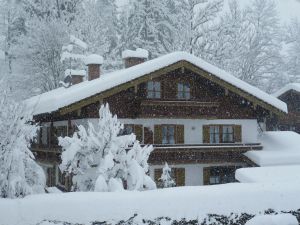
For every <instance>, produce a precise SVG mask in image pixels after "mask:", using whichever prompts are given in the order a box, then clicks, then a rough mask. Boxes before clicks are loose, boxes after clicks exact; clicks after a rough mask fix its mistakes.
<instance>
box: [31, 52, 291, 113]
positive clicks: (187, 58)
mask: <svg viewBox="0 0 300 225" xmlns="http://www.w3.org/2000/svg"><path fill="white" fill-rule="evenodd" d="M180 62H186V63H188V64H190V65H192V66H193V67H196V68H198V69H200V70H201V71H205V72H207V73H208V76H209V78H210V79H211V80H212V81H214V79H217V80H219V81H223V82H224V83H227V84H229V86H230V87H233V88H235V89H236V90H238V91H239V92H240V93H245V97H247V96H248V97H249V98H250V97H251V98H255V99H258V100H259V101H260V102H262V103H263V104H266V105H268V106H271V107H272V108H273V109H275V110H277V111H280V112H287V106H286V104H285V103H284V102H282V101H280V100H279V99H277V98H275V97H273V96H271V95H269V94H267V93H266V92H264V91H262V90H260V89H258V88H256V87H254V86H252V85H250V84H248V83H246V82H244V81H242V80H240V79H238V78H236V77H234V76H233V75H231V74H229V73H227V72H225V71H223V70H221V69H219V68H218V67H216V66H213V65H211V64H209V63H207V62H205V61H204V60H202V59H200V58H198V57H196V56H193V55H191V54H189V53H186V52H174V53H170V54H167V55H164V56H161V57H159V58H156V59H153V60H149V61H147V62H144V63H142V64H139V65H136V66H133V67H130V68H127V69H122V70H119V71H115V72H111V73H107V74H102V75H101V76H100V78H98V79H95V80H92V81H85V82H82V83H80V84H77V85H74V86H71V87H69V88H64V87H61V88H58V89H55V90H52V91H49V92H46V93H43V94H41V95H38V96H35V97H32V98H30V99H28V100H26V103H27V105H28V106H29V107H31V108H32V109H33V112H34V115H38V114H43V113H51V112H54V111H57V110H61V109H62V108H65V107H68V106H70V105H72V104H75V103H77V102H80V101H82V100H84V99H88V98H90V97H92V96H95V95H97V94H99V93H103V92H106V91H109V90H111V89H114V88H116V87H120V86H122V85H124V84H128V83H129V84H130V83H133V82H134V81H135V80H138V79H140V78H143V77H144V76H147V75H150V76H151V74H153V73H154V72H156V71H160V70H161V71H163V70H164V69H165V68H167V67H170V66H172V65H175V64H177V63H180Z"/></svg>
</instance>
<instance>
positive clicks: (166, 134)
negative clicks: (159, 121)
mask: <svg viewBox="0 0 300 225" xmlns="http://www.w3.org/2000/svg"><path fill="white" fill-rule="evenodd" d="M162 144H175V126H173V125H164V126H162Z"/></svg>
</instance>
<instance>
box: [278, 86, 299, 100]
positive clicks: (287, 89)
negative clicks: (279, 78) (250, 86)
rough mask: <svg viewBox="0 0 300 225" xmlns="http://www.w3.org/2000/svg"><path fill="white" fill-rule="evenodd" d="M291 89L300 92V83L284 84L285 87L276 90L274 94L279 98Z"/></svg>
mask: <svg viewBox="0 0 300 225" xmlns="http://www.w3.org/2000/svg"><path fill="white" fill-rule="evenodd" d="M291 90H294V91H297V92H300V83H290V84H288V85H286V86H284V87H283V88H281V89H280V90H279V91H277V92H275V93H274V94H273V95H274V96H275V97H276V98H278V97H279V96H281V95H282V94H284V93H286V92H287V91H291Z"/></svg>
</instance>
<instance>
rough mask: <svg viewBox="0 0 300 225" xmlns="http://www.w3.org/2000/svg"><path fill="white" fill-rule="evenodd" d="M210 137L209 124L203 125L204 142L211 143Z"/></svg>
mask: <svg viewBox="0 0 300 225" xmlns="http://www.w3.org/2000/svg"><path fill="white" fill-rule="evenodd" d="M209 139H210V137H209V125H204V126H203V143H210V140H209Z"/></svg>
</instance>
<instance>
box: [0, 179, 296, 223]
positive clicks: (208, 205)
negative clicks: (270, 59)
mask: <svg viewBox="0 0 300 225" xmlns="http://www.w3.org/2000/svg"><path fill="white" fill-rule="evenodd" d="M299 190H300V183H294V184H293V185H290V184H287V183H277V184H272V185H271V184H240V183H235V184H226V185H215V186H202V187H181V188H168V189H160V190H154V191H145V192H114V193H107V192H106V193H96V192H89V193H83V192H82V193H79V192H77V193H64V194H43V195H32V196H29V197H26V198H24V199H19V200H9V199H0V214H1V217H0V224H1V225H21V224H22V225H29V224H36V223H38V222H40V221H42V220H43V219H50V220H60V221H67V222H73V223H75V222H76V223H87V222H90V221H104V220H109V221H111V220H112V219H114V220H115V221H119V220H122V219H128V218H129V217H131V216H133V215H134V214H135V213H137V214H138V216H139V217H140V218H144V219H153V218H157V217H160V216H169V217H171V218H172V219H181V218H186V219H197V218H203V217H204V216H206V215H207V214H208V213H216V214H226V215H229V214H230V213H232V212H234V213H241V212H247V213H251V214H258V213H259V212H262V211H265V210H267V209H270V208H272V209H274V210H275V211H280V210H296V209H299V208H300V192H299ZM258 202H259V204H258Z"/></svg>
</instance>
